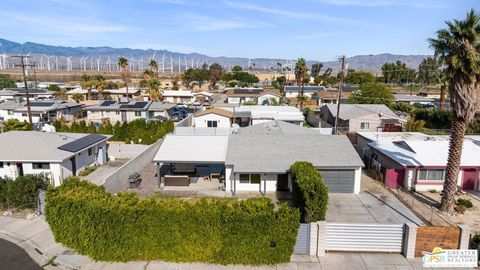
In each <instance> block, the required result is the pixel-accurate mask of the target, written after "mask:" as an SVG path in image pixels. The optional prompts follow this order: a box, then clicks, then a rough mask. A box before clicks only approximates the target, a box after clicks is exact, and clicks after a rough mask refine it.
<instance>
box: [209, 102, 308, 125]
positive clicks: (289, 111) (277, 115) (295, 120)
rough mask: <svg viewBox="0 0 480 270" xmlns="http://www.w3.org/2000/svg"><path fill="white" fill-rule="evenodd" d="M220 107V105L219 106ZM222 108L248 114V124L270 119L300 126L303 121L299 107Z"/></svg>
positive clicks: (258, 106) (235, 112) (257, 106)
mask: <svg viewBox="0 0 480 270" xmlns="http://www.w3.org/2000/svg"><path fill="white" fill-rule="evenodd" d="M219 107H220V106H219ZM222 109H225V110H230V111H233V113H234V114H235V115H237V114H244V113H245V114H248V116H247V117H249V118H250V124H251V125H256V124H261V123H265V122H269V121H272V120H280V121H284V122H288V123H291V124H295V125H299V126H301V125H302V124H303V122H304V121H305V117H304V116H303V114H302V112H301V111H300V109H298V108H295V107H292V106H260V105H256V106H240V107H223V108H222Z"/></svg>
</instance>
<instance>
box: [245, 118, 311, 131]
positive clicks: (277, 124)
mask: <svg viewBox="0 0 480 270" xmlns="http://www.w3.org/2000/svg"><path fill="white" fill-rule="evenodd" d="M237 132H238V134H255V135H268V134H274V135H275V134H290V135H294V134H297V135H303V134H310V135H318V134H320V131H319V130H316V129H313V128H306V127H302V126H299V125H294V124H291V123H287V122H284V121H280V120H273V121H268V122H265V123H260V124H256V125H252V126H248V127H243V128H240V129H239V130H238V131H237Z"/></svg>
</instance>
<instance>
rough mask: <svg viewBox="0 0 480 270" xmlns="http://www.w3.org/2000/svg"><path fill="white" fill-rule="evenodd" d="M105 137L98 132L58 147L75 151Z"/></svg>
mask: <svg viewBox="0 0 480 270" xmlns="http://www.w3.org/2000/svg"><path fill="white" fill-rule="evenodd" d="M106 138H107V137H105V136H102V135H99V134H90V135H87V136H85V137H82V138H80V139H78V140H75V141H73V142H69V143H67V144H64V145H61V146H59V147H58V149H60V150H65V151H68V152H72V153H75V152H78V151H80V150H82V149H84V148H86V147H88V146H90V145H92V144H94V143H97V142H99V141H101V140H104V139H106Z"/></svg>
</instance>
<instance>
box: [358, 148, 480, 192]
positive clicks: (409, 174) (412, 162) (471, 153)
mask: <svg viewBox="0 0 480 270" xmlns="http://www.w3.org/2000/svg"><path fill="white" fill-rule="evenodd" d="M368 145H369V147H370V150H369V151H370V152H369V154H368V161H367V166H368V167H369V168H371V169H372V170H376V171H378V172H379V173H381V174H382V175H383V180H384V182H385V185H386V186H387V187H389V188H398V187H404V188H407V189H410V188H414V189H415V190H417V191H428V190H437V191H441V190H442V189H443V182H444V180H445V168H446V165H447V159H448V148H449V141H448V140H435V139H433V140H427V141H412V140H401V141H375V142H371V143H369V144H368ZM479 153H480V146H479V145H477V144H475V143H474V141H472V140H465V142H464V145H463V150H462V158H461V163H460V172H459V175H458V180H457V186H459V187H460V188H461V189H463V190H478V189H479V181H480V176H479V175H480V158H479Z"/></svg>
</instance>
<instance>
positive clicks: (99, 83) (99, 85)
mask: <svg viewBox="0 0 480 270" xmlns="http://www.w3.org/2000/svg"><path fill="white" fill-rule="evenodd" d="M93 84H94V86H95V89H96V90H97V92H98V95H99V97H100V100H102V99H103V90H105V87H106V86H107V82H106V81H105V77H103V76H102V75H97V76H96V77H95V80H94V81H93Z"/></svg>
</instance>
